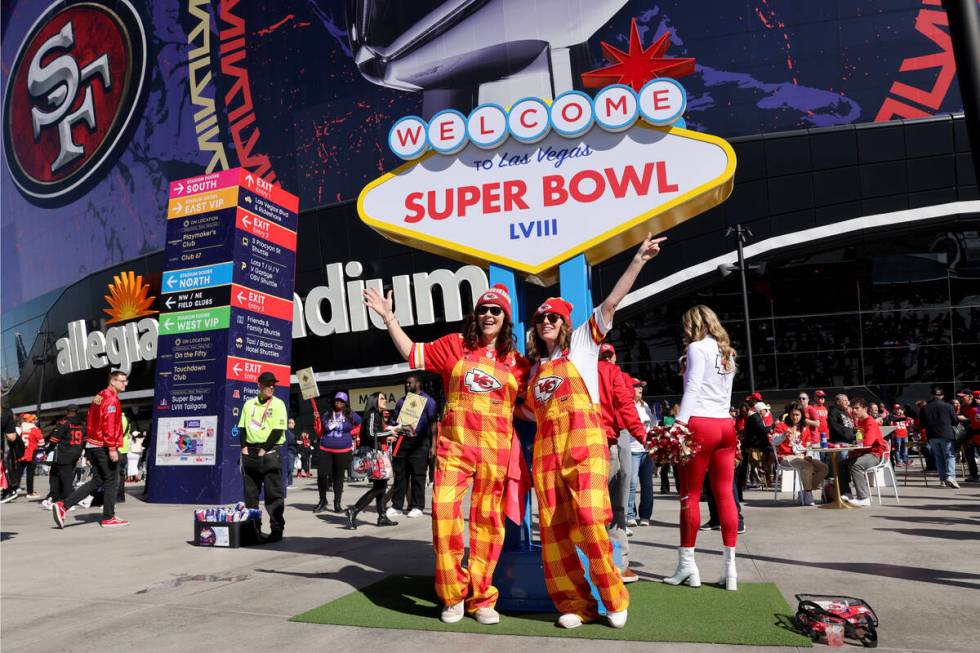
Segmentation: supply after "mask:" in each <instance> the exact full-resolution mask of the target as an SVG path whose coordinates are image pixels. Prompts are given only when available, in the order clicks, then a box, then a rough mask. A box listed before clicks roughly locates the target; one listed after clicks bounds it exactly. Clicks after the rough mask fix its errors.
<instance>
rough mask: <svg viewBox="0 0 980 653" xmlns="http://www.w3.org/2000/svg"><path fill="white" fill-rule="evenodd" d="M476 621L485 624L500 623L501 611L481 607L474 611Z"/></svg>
mask: <svg viewBox="0 0 980 653" xmlns="http://www.w3.org/2000/svg"><path fill="white" fill-rule="evenodd" d="M473 618H474V619H476V622H477V623H479V624H483V625H484V626H492V625H494V624H499V623H500V613H499V612H497V611H496V610H494V609H493V608H479V609H478V610H477V611H476V612H474V613H473Z"/></svg>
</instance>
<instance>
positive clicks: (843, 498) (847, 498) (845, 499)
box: [840, 494, 851, 501]
mask: <svg viewBox="0 0 980 653" xmlns="http://www.w3.org/2000/svg"><path fill="white" fill-rule="evenodd" d="M840 500H841V501H850V500H851V497H850V495H847V494H842V495H840Z"/></svg>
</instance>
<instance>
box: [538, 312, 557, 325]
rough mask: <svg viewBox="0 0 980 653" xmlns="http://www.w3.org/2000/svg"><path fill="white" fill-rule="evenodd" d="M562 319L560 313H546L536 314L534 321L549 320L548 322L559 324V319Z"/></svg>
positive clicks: (539, 322)
mask: <svg viewBox="0 0 980 653" xmlns="http://www.w3.org/2000/svg"><path fill="white" fill-rule="evenodd" d="M560 319H561V315H558V314H557V313H545V314H544V315H535V316H534V323H535V324H541V323H542V322H544V321H545V320H548V322H550V323H551V324H558V320H560Z"/></svg>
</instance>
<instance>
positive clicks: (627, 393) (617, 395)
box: [599, 361, 646, 444]
mask: <svg viewBox="0 0 980 653" xmlns="http://www.w3.org/2000/svg"><path fill="white" fill-rule="evenodd" d="M599 405H600V406H601V408H602V427H603V429H604V430H605V432H606V440H607V441H608V442H609V443H610V444H615V443H616V441H617V440H618V439H619V432H620V430H622V429H627V430H628V431H629V432H630V434H631V435H632V436H633V437H634V438H636V439H637V440H639V441H640V442H643V441H644V440H645V439H646V431H645V430H644V429H643V423H642V422H640V416H639V414H638V413H637V412H636V406H635V404H634V403H633V379H632V378H631V377H630V376H629V375H628V374H626V372H624V371H623V370H622V369H621V368H620V367H619V366H618V365H616V364H615V363H613V362H610V361H599Z"/></svg>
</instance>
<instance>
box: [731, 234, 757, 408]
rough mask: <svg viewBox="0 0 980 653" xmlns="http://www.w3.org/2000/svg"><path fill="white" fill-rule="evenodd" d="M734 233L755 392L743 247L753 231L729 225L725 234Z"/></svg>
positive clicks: (747, 345) (751, 375)
mask: <svg viewBox="0 0 980 653" xmlns="http://www.w3.org/2000/svg"><path fill="white" fill-rule="evenodd" d="M733 233H734V234H735V241H736V244H737V245H738V273H739V276H741V278H742V311H743V312H744V314H745V348H746V350H747V351H746V353H747V355H748V358H749V391H750V392H755V365H753V361H752V329H751V327H750V322H749V283H748V268H747V266H746V265H745V251H744V249H743V245H744V243H745V241H746V240H748V239H749V238H750V237H751V236H752V232H751V231H750V230H749V228H748V227H745V226H743V225H740V224H739V225H735V226H734V227H729V228H728V231H726V232H725V236H731V235H732V234H733Z"/></svg>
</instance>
